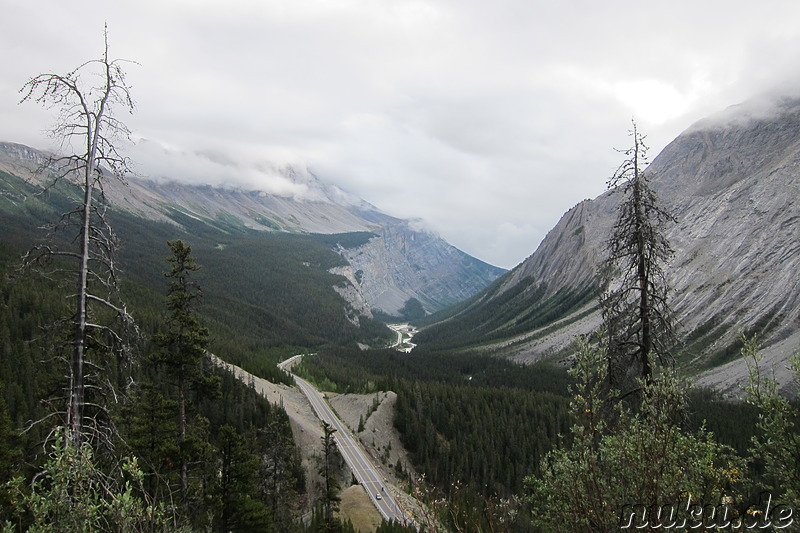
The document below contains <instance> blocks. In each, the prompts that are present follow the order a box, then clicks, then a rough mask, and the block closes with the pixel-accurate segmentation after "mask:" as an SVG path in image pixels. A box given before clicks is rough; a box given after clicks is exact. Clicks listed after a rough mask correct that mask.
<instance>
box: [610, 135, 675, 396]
mask: <svg viewBox="0 0 800 533" xmlns="http://www.w3.org/2000/svg"><path fill="white" fill-rule="evenodd" d="M631 137H633V146H631V147H630V148H628V149H627V150H625V151H624V154H625V156H626V159H625V161H624V162H623V163H622V164H621V165H620V167H619V168H618V169H617V171H616V172H615V173H614V176H613V177H612V178H611V179H610V180H609V181H608V186H609V188H616V189H617V190H618V191H619V193H620V194H622V196H623V198H622V201H621V202H620V205H619V214H618V217H617V221H616V223H615V224H614V228H613V230H612V234H611V237H610V238H609V240H608V243H607V251H608V257H607V259H606V261H605V264H604V265H603V272H602V277H603V285H604V286H603V289H604V290H603V293H602V296H601V302H600V303H601V306H602V311H603V319H604V324H605V328H606V333H607V335H608V354H607V359H608V366H609V368H608V370H609V371H608V376H609V380H610V382H611V386H612V387H614V388H615V389H616V390H617V391H618V392H619V393H620V394H621V395H622V396H625V395H627V394H630V393H631V392H634V391H635V390H637V389H638V388H639V386H638V385H637V381H638V380H643V381H644V383H646V384H651V383H652V382H653V379H654V372H655V368H654V363H659V364H661V365H666V366H669V365H671V357H670V355H669V349H670V348H671V344H672V343H674V335H673V328H672V317H671V314H672V313H671V311H670V308H669V306H668V304H667V293H668V291H669V287H668V284H667V281H666V276H665V272H664V267H665V265H666V263H667V261H668V260H669V259H670V257H671V256H672V253H673V252H672V248H671V247H670V244H669V241H668V240H667V238H666V236H665V227H666V224H667V223H668V222H675V217H674V216H673V215H671V214H670V213H668V212H667V211H666V210H664V209H663V208H662V207H661V206H660V205H659V204H658V201H657V198H656V195H655V192H654V191H653V189H652V188H651V187H650V184H649V181H648V177H647V174H646V173H645V170H644V169H645V167H646V166H647V145H646V144H645V143H644V136H643V135H641V134H640V133H639V132H638V130H637V127H636V123H635V122H634V123H633V129H632V130H631Z"/></svg>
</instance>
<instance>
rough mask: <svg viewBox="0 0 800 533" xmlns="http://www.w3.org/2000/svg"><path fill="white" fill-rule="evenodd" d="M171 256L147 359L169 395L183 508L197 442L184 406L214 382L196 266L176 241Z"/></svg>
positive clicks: (186, 249) (214, 385) (208, 391)
mask: <svg viewBox="0 0 800 533" xmlns="http://www.w3.org/2000/svg"><path fill="white" fill-rule="evenodd" d="M167 245H168V246H169V248H170V250H171V251H172V256H171V257H169V258H168V261H169V262H170V264H171V268H170V270H169V271H168V272H166V273H165V276H166V277H167V278H168V280H169V285H168V290H167V312H168V314H167V319H166V329H165V330H164V331H162V332H160V333H158V334H156V336H155V342H156V345H157V346H158V347H159V350H158V351H157V352H156V353H155V354H154V356H153V360H154V362H156V363H157V364H158V365H159V366H160V367H162V368H163V370H164V372H165V374H166V376H167V379H169V381H170V385H171V386H172V389H173V391H174V394H175V401H176V405H177V433H178V434H177V438H178V446H179V449H180V453H179V463H180V474H179V476H180V489H181V498H182V501H183V504H184V508H186V506H187V505H188V492H189V463H190V462H191V461H192V459H193V457H194V456H196V455H197V446H196V444H197V442H195V440H196V439H195V438H193V436H192V434H191V433H192V432H191V431H190V423H191V413H190V402H191V400H192V398H193V396H195V395H197V394H204V395H208V394H214V393H216V392H217V391H218V390H219V380H218V379H216V378H215V377H214V376H212V375H211V373H210V366H211V360H210V354H209V353H208V351H207V349H208V343H209V335H208V329H207V328H206V327H205V326H203V325H202V324H201V323H200V320H199V317H198V316H197V313H196V311H195V306H196V304H197V303H198V299H199V298H200V295H201V291H200V288H199V287H198V285H197V283H196V282H194V281H193V279H192V274H193V273H194V272H196V271H197V270H199V269H200V266H199V265H198V264H197V262H196V261H195V259H194V257H193V256H192V255H191V253H192V248H191V246H188V245H186V244H184V243H183V241H181V240H175V241H170V242H168V243H167Z"/></svg>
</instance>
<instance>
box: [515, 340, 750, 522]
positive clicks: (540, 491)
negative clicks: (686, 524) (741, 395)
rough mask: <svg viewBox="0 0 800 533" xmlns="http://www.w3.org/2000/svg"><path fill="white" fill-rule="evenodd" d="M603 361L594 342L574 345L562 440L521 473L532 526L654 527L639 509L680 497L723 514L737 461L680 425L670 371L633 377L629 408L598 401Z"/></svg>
mask: <svg viewBox="0 0 800 533" xmlns="http://www.w3.org/2000/svg"><path fill="white" fill-rule="evenodd" d="M604 362H605V358H604V354H603V353H602V349H597V348H594V347H592V346H590V345H589V344H588V342H586V341H582V342H581V343H580V345H579V347H578V356H577V364H576V366H575V367H574V368H573V369H572V373H573V375H574V376H575V378H576V379H577V385H576V387H575V391H574V396H573V400H572V403H571V404H570V412H571V414H572V416H573V417H574V419H575V420H576V422H575V424H574V425H573V426H572V428H571V430H570V432H569V441H568V442H565V443H564V446H562V447H560V448H559V449H557V450H554V451H552V452H550V454H548V456H547V458H546V459H545V461H544V462H543V464H542V474H541V475H540V476H536V477H530V478H529V479H528V491H529V492H528V498H529V501H530V503H531V505H532V506H533V509H532V514H533V517H534V524H535V525H536V526H538V527H540V528H542V530H545V531H567V532H573V531H617V530H619V529H620V528H621V527H622V526H623V525H625V524H626V523H627V522H628V520H629V519H630V517H631V513H639V514H636V515H635V516H636V518H637V520H639V521H638V522H636V524H638V526H642V527H641V528H640V529H645V530H649V529H647V527H650V528H652V529H654V530H655V529H658V527H659V524H662V522H666V521H667V519H666V518H665V517H663V516H658V517H655V516H652V515H651V516H646V515H642V514H641V512H640V511H641V510H642V509H656V508H661V507H662V506H672V505H674V506H675V507H676V508H677V507H679V506H681V505H684V504H687V502H689V501H691V502H693V503H698V504H699V505H701V506H703V505H707V504H710V505H711V506H714V507H716V506H720V505H728V506H730V507H731V514H730V515H729V517H731V518H733V516H734V515H733V513H735V512H737V513H738V511H735V509H734V505H735V504H736V502H737V500H736V498H737V493H736V491H735V490H734V486H735V484H736V483H737V482H738V481H739V480H740V479H741V477H742V476H743V475H744V473H745V472H746V465H745V463H744V461H743V460H742V459H740V458H738V457H737V456H736V455H735V454H734V453H733V450H732V449H731V448H729V447H727V446H724V445H721V444H719V443H718V442H717V441H716V440H715V439H714V436H713V435H712V434H710V433H709V432H706V431H703V430H701V431H699V432H697V433H695V434H692V433H689V432H686V431H685V430H684V429H682V428H681V426H680V424H679V422H680V420H681V418H682V412H683V407H684V405H685V400H684V393H683V390H682V388H681V387H680V385H679V383H678V381H677V379H676V378H675V376H674V375H673V374H672V373H670V372H663V373H662V374H660V375H659V377H658V379H657V380H654V381H653V382H652V383H650V384H645V383H641V386H642V388H643V390H644V391H645V394H644V395H643V401H642V403H641V405H640V406H639V407H638V408H637V409H636V410H635V411H634V410H631V409H629V408H627V407H625V406H623V405H622V404H621V403H618V402H617V403H614V404H613V405H609V404H608V393H607V391H606V389H605V385H604V384H605V383H606V381H607V376H606V375H605V373H606V372H607V368H608V367H607V365H605V364H604ZM609 410H611V411H612V413H609ZM683 518H688V517H686V516H684V517H683ZM648 519H649V520H650V521H649V525H648ZM678 523H680V522H678ZM662 525H663V524H662Z"/></svg>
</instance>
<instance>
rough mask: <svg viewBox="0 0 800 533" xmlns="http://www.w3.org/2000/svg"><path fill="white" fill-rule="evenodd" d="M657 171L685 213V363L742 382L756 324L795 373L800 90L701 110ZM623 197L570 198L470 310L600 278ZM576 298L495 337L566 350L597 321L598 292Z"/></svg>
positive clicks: (676, 271)
mask: <svg viewBox="0 0 800 533" xmlns="http://www.w3.org/2000/svg"><path fill="white" fill-rule="evenodd" d="M647 172H648V173H649V175H650V178H651V183H652V185H653V188H654V189H655V191H656V193H657V194H658V197H659V201H660V202H661V204H662V205H663V206H664V207H666V208H667V209H668V210H670V211H671V212H672V213H673V214H674V215H675V216H676V217H677V219H678V223H677V224H675V225H673V226H672V227H671V228H670V229H669V230H668V238H669V240H670V242H671V244H672V246H673V248H674V250H675V256H674V259H673V261H672V264H671V266H670V267H669V273H670V279H669V282H670V284H671V286H672V287H673V289H674V290H673V293H672V296H671V298H672V299H671V303H672V307H673V308H674V310H675V311H676V313H677V317H678V319H679V323H680V331H681V333H682V337H683V339H684V340H685V341H686V345H685V350H684V352H683V354H682V356H681V360H680V363H681V365H682V366H683V368H684V369H685V370H687V371H688V372H690V373H692V374H696V375H697V376H698V381H699V382H700V383H702V384H705V385H714V386H718V387H720V388H722V389H730V390H731V391H732V392H735V390H736V386H735V383H736V382H737V381H740V380H741V379H743V378H744V377H746V368H745V366H744V365H743V363H742V361H741V360H738V358H737V354H738V340H739V338H740V336H741V334H742V333H747V334H758V336H759V338H760V339H761V342H762V345H763V347H764V353H765V355H766V362H767V363H770V364H775V365H776V370H777V371H778V373H779V379H780V380H781V381H782V382H783V383H784V384H788V382H789V379H788V373H787V372H785V371H784V369H783V367H784V366H785V365H784V364H783V363H784V362H785V359H786V357H787V356H788V355H789V354H790V353H792V352H793V351H795V350H797V349H798V348H800V204H799V203H798V196H800V100H798V99H787V98H773V99H770V100H768V101H764V100H759V101H752V102H748V103H747V104H743V105H741V106H736V107H734V108H731V109H728V110H726V111H725V112H723V113H721V114H719V115H717V116H712V117H710V118H708V119H706V120H703V121H700V122H698V123H696V124H695V125H693V126H692V127H690V128H689V129H688V130H686V131H685V132H684V133H683V134H681V135H680V136H679V137H678V138H676V139H675V140H674V141H673V142H672V143H670V144H669V145H668V146H667V147H666V148H665V149H664V150H663V151H662V152H661V153H660V154H659V155H658V157H656V158H655V160H653V162H652V164H651V165H650V166H649V168H648V169H647ZM599 178H602V177H599ZM618 202H619V198H618V194H617V193H616V192H615V191H608V192H607V193H605V194H603V195H601V196H600V197H598V198H596V199H594V200H586V201H584V202H581V203H580V204H578V205H576V206H575V207H573V208H572V209H570V210H569V211H568V212H567V213H566V214H564V216H563V217H562V218H561V220H560V221H559V222H558V224H557V225H556V226H555V227H554V228H553V229H552V230H551V231H550V233H549V234H548V235H547V237H546V238H545V239H544V240H543V242H542V243H541V245H540V246H539V247H538V249H537V250H536V251H535V252H534V254H533V255H531V256H530V257H529V258H528V259H527V260H526V261H524V262H523V263H522V264H520V265H519V266H518V267H516V268H515V269H514V270H512V271H511V272H509V274H507V275H506V276H505V277H504V278H503V279H502V280H501V281H499V282H498V283H497V284H495V285H494V286H493V287H492V288H491V289H490V290H488V291H487V292H486V293H485V294H484V295H483V296H482V297H481V298H480V299H476V302H475V303H474V304H473V305H472V307H471V308H469V309H467V310H466V311H464V312H463V313H462V318H463V317H464V316H468V315H469V314H473V315H475V314H480V313H481V312H482V311H481V309H482V308H485V307H486V306H487V305H491V302H493V301H495V302H496V301H499V300H500V299H503V298H507V297H508V295H509V294H511V293H512V292H515V291H516V292H517V293H520V294H529V295H533V294H537V296H536V300H535V301H534V300H530V301H528V302H527V307H528V308H529V307H535V306H536V305H537V304H538V303H540V302H542V301H546V300H547V299H548V298H549V299H551V300H552V299H554V298H556V295H557V294H558V293H559V292H561V293H562V294H563V292H564V291H565V290H570V291H582V290H584V289H586V288H587V287H591V286H592V284H593V277H594V275H595V272H596V268H597V265H598V262H599V261H600V260H601V259H602V257H603V254H604V243H605V241H606V239H607V238H608V236H609V234H610V229H611V226H612V224H613V222H614V220H615V218H616V207H617V205H618ZM515 298H517V299H519V298H520V296H519V295H516V296H515ZM575 303H576V305H573V306H571V307H569V308H566V307H565V308H564V311H568V313H565V314H566V315H569V316H566V317H564V316H561V317H559V318H561V320H562V324H563V325H564V326H563V327H558V326H553V325H549V327H548V329H547V330H546V331H544V330H541V329H540V330H534V329H531V330H529V331H526V332H524V333H519V334H515V335H501V336H502V337H503V338H502V340H500V341H493V343H492V345H491V346H492V348H493V349H495V350H498V351H499V352H500V353H503V354H505V355H506V356H510V357H513V358H515V359H518V360H522V361H533V360H536V359H539V358H542V357H545V356H547V355H550V354H552V353H554V352H557V351H559V350H560V349H562V348H564V347H565V346H566V345H567V344H568V343H569V341H570V339H571V338H574V336H575V335H577V334H581V333H586V332H588V331H591V330H592V329H594V328H595V327H596V326H597V325H598V324H599V316H598V315H599V313H598V312H597V310H596V309H594V310H592V309H593V306H594V305H595V304H594V301H593V300H590V301H584V300H577V301H576V302H575ZM577 304H581V305H577ZM516 319H519V316H518V317H517V318H516ZM454 320H458V318H455V319H454ZM493 331H494V332H495V333H496V332H497V331H498V328H494V329H493ZM487 338H488V337H487Z"/></svg>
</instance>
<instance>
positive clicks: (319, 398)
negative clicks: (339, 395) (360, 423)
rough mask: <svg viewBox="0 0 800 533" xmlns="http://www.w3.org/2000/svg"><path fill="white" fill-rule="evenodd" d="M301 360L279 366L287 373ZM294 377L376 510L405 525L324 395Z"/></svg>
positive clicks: (383, 487) (298, 357) (301, 379)
mask: <svg viewBox="0 0 800 533" xmlns="http://www.w3.org/2000/svg"><path fill="white" fill-rule="evenodd" d="M300 357H302V356H299V355H295V356H294V357H291V358H289V359H287V360H286V361H284V362H282V363H280V364H279V365H278V366H279V367H280V368H281V369H283V370H286V366H288V365H289V364H290V363H293V362H294V361H296V360H298V359H300ZM293 376H294V381H295V383H297V386H298V387H299V388H300V390H301V391H302V392H303V394H305V395H306V397H307V398H308V401H309V402H311V406H312V407H313V408H314V412H315V413H316V414H317V416H318V417H319V419H320V420H323V421H324V422H327V423H328V424H330V425H331V426H332V427H333V428H334V429H336V433H334V439H335V441H336V445H337V446H338V447H339V452H340V453H341V454H342V457H344V460H345V461H346V462H347V465H348V466H349V467H350V470H352V471H353V475H355V477H356V480H357V481H358V482H359V483H360V484H361V486H362V487H364V490H366V491H367V494H369V497H370V498H371V499H372V503H373V504H375V507H376V508H377V509H378V511H380V513H381V515H383V517H384V518H385V519H386V520H394V521H395V522H399V523H405V518H404V517H403V513H402V512H401V511H400V508H399V507H398V506H397V502H396V501H395V499H394V498H393V497H392V495H391V493H390V492H389V490H387V489H386V488H385V486H384V483H383V480H382V478H381V475H380V472H378V469H377V468H375V465H374V464H373V463H372V461H371V460H370V458H369V456H367V454H366V452H365V451H364V449H363V448H362V447H361V445H360V444H359V443H358V441H357V440H356V439H355V437H353V435H352V433H350V430H349V429H348V428H347V426H345V425H344V424H343V423H342V421H341V420H339V418H338V417H337V416H336V414H335V413H334V412H333V410H332V409H331V407H330V406H329V405H328V402H327V401H325V398H324V397H323V395H322V394H321V393H320V392H319V391H318V390H317V389H316V388H315V387H314V386H313V385H311V384H310V383H309V382H308V381H306V380H304V379H303V378H300V377H298V376H295V375H294V374H293Z"/></svg>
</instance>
